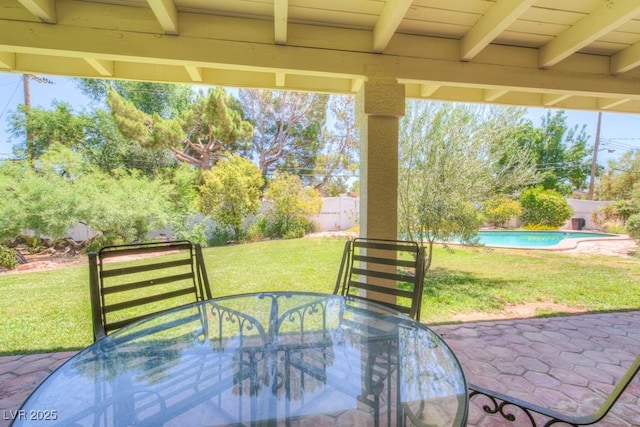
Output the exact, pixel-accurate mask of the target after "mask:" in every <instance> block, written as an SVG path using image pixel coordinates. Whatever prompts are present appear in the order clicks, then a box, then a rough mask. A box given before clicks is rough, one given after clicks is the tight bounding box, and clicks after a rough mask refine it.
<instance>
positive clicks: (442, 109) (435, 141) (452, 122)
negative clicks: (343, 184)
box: [398, 101, 535, 269]
mask: <svg viewBox="0 0 640 427" xmlns="http://www.w3.org/2000/svg"><path fill="white" fill-rule="evenodd" d="M493 111H495V107H494V108H493V109H491V110H486V109H484V108H483V107H475V106H469V105H462V104H448V103H447V104H445V103H430V102H416V101H412V102H408V103H407V108H406V113H405V117H404V118H403V119H402V121H401V123H400V153H399V184H398V201H399V229H400V233H402V234H404V235H407V236H408V237H409V238H411V239H414V240H418V241H425V240H426V242H427V244H428V251H427V252H428V254H427V255H428V260H427V263H426V269H428V268H429V267H430V265H431V260H432V255H433V245H434V243H435V242H436V241H440V242H448V241H452V240H462V241H463V242H467V243H474V242H476V241H477V232H478V229H479V227H480V225H481V222H482V217H481V215H480V209H479V208H480V206H481V203H482V202H483V201H484V200H486V199H487V198H489V197H491V196H493V195H494V194H495V189H497V188H500V187H501V183H506V182H508V183H509V185H510V186H511V187H513V188H516V187H522V186H525V185H530V184H531V182H533V181H534V180H535V171H534V166H533V164H531V163H529V164H527V163H526V162H524V161H520V162H515V161H510V160H504V157H505V152H507V151H508V150H512V148H513V147H512V144H514V143H515V142H514V141H510V140H509V139H508V138H501V139H500V144H495V143H494V139H493V136H494V135H499V134H503V135H504V134H507V130H500V129H496V127H498V126H504V127H506V128H507V129H509V128H513V126H514V125H515V124H517V123H518V120H517V119H518V115H517V114H502V115H501V117H503V119H502V120H490V119H487V118H490V117H492V115H491V114H489V113H488V112H493ZM509 117H510V118H511V119H510V120H509V121H506V118H509ZM500 161H505V162H508V164H509V168H506V169H505V170H504V171H502V172H501V173H496V171H495V165H496V164H497V163H499V162H500Z"/></svg>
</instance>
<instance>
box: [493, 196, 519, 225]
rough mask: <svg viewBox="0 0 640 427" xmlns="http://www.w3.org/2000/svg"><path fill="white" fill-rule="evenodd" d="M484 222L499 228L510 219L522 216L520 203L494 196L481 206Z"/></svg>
mask: <svg viewBox="0 0 640 427" xmlns="http://www.w3.org/2000/svg"><path fill="white" fill-rule="evenodd" d="M483 211H484V219H485V221H486V222H487V223H488V224H490V225H493V226H495V227H501V226H503V225H504V224H506V223H507V221H509V220H510V219H511V218H512V217H514V216H519V215H521V214H522V208H521V206H520V202H518V201H517V200H513V199H509V198H508V197H502V196H496V197H492V198H491V199H489V200H487V201H486V202H485V203H484V205H483Z"/></svg>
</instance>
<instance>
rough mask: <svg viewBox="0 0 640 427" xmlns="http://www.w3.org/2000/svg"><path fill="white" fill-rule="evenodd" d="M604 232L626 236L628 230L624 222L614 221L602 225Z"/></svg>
mask: <svg viewBox="0 0 640 427" xmlns="http://www.w3.org/2000/svg"><path fill="white" fill-rule="evenodd" d="M602 231H604V232H605V233H613V234H625V233H626V229H625V227H624V222H622V220H613V221H609V222H605V223H604V224H602Z"/></svg>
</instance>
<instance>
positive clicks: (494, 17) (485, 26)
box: [460, 0, 536, 61]
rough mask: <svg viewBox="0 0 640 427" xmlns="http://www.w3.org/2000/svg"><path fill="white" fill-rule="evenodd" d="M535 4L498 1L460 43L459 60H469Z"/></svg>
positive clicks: (523, 1) (520, 1) (507, 0)
mask: <svg viewBox="0 0 640 427" xmlns="http://www.w3.org/2000/svg"><path fill="white" fill-rule="evenodd" d="M535 2H536V0H518V1H516V0H500V1H498V2H497V3H496V4H495V5H494V6H493V7H491V9H489V10H488V11H487V13H486V14H485V15H484V16H483V17H482V18H480V20H479V21H478V22H477V23H476V24H475V25H474V26H473V27H471V29H470V30H469V31H467V33H466V34H465V35H464V37H463V38H462V40H461V41H460V59H461V60H462V61H469V60H471V59H472V58H473V57H474V56H476V55H477V54H478V53H479V52H480V51H481V50H482V49H484V48H485V47H486V46H487V45H488V44H489V43H491V42H492V41H493V40H494V39H495V38H496V37H497V36H498V35H499V34H500V33H502V32H503V31H504V30H505V29H507V27H509V26H510V25H511V24H512V23H513V22H514V21H515V20H516V19H518V17H519V16H520V15H522V13H524V12H525V11H526V10H527V9H528V8H529V7H531V5H532V4H534V3H535Z"/></svg>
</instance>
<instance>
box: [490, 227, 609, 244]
mask: <svg viewBox="0 0 640 427" xmlns="http://www.w3.org/2000/svg"><path fill="white" fill-rule="evenodd" d="M478 237H479V238H480V241H479V243H480V244H483V245H486V246H493V247H510V248H537V249H542V248H545V249H566V247H567V246H569V247H575V243H577V240H569V241H566V242H563V240H566V239H587V240H591V239H603V238H608V239H612V238H613V239H615V238H619V236H618V235H616V234H606V233H589V232H585V231H528V230H507V231H499V230H496V231H480V232H479V233H478ZM560 242H562V245H560Z"/></svg>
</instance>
